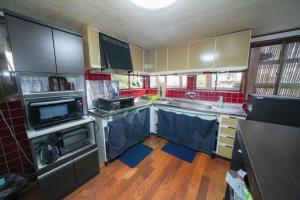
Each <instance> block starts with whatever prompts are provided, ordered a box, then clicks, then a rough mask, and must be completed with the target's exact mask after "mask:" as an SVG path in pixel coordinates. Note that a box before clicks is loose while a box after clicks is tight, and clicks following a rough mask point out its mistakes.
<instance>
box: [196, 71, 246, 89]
mask: <svg viewBox="0 0 300 200" xmlns="http://www.w3.org/2000/svg"><path fill="white" fill-rule="evenodd" d="M241 82H242V72H224V73H223V72H222V73H209V74H199V75H197V80H196V88H197V89H208V90H235V91H239V90H240V87H241Z"/></svg>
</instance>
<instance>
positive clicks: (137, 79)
mask: <svg viewBox="0 0 300 200" xmlns="http://www.w3.org/2000/svg"><path fill="white" fill-rule="evenodd" d="M143 87H144V78H143V76H130V88H143Z"/></svg>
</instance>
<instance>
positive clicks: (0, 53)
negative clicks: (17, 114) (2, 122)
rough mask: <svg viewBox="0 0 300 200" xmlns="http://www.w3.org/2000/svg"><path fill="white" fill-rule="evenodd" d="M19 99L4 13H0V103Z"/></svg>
mask: <svg viewBox="0 0 300 200" xmlns="http://www.w3.org/2000/svg"><path fill="white" fill-rule="evenodd" d="M15 99H19V94H18V88H17V84H16V74H15V68H14V62H13V55H12V51H11V45H10V42H9V38H8V32H7V29H6V23H5V20H4V13H3V12H1V11H0V101H10V100H15Z"/></svg>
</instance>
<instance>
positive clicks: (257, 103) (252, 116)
mask: <svg viewBox="0 0 300 200" xmlns="http://www.w3.org/2000/svg"><path fill="white" fill-rule="evenodd" d="M247 119H249V120H254V121H261V122H268V123H274V124H282V125H287V126H294V127H300V120H299V119H300V98H295V97H286V96H275V95H270V96H263V95H257V94H249V95H248V100H247Z"/></svg>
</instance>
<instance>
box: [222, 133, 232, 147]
mask: <svg viewBox="0 0 300 200" xmlns="http://www.w3.org/2000/svg"><path fill="white" fill-rule="evenodd" d="M219 142H220V143H223V144H229V145H232V146H233V144H234V137H232V136H223V135H220V140H219Z"/></svg>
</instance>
